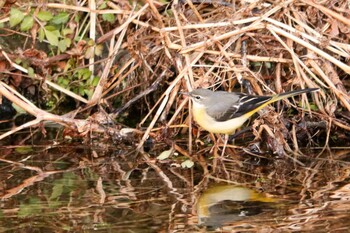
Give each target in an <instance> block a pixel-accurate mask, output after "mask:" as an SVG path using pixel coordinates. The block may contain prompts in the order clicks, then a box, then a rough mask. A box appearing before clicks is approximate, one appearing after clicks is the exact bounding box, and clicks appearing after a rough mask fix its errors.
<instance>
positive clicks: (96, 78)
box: [91, 76, 100, 87]
mask: <svg viewBox="0 0 350 233" xmlns="http://www.w3.org/2000/svg"><path fill="white" fill-rule="evenodd" d="M99 81H100V78H99V77H98V76H95V77H94V78H93V79H92V81H91V85H92V86H94V87H96V86H97V84H98V82H99Z"/></svg>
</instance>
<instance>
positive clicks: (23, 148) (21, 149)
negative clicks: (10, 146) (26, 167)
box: [15, 146, 34, 155]
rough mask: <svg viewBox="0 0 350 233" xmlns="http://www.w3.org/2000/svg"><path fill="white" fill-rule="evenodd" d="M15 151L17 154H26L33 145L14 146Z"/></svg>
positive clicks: (30, 150)
mask: <svg viewBox="0 0 350 233" xmlns="http://www.w3.org/2000/svg"><path fill="white" fill-rule="evenodd" d="M15 151H16V152H17V153H19V154H22V155H24V154H28V153H30V152H33V151H34V150H33V147H32V146H20V147H16V149H15Z"/></svg>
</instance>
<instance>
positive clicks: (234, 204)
mask: <svg viewBox="0 0 350 233" xmlns="http://www.w3.org/2000/svg"><path fill="white" fill-rule="evenodd" d="M126 151H127V152H126ZM318 152H320V151H318ZM349 155H350V152H349V151H347V150H345V149H342V150H331V151H327V152H323V153H319V154H317V153H316V152H315V153H314V154H313V155H312V156H311V155H310V157H309V158H308V155H304V157H303V156H301V157H299V158H298V160H299V161H301V162H300V163H296V162H295V161H294V162H293V159H291V158H274V159H273V160H271V159H269V157H267V156H260V157H256V156H254V155H244V156H240V155H236V156H235V157H236V158H235V159H229V158H220V159H219V161H216V163H217V164H216V167H213V166H210V164H212V163H213V159H212V158H210V155H199V156H196V157H194V159H193V160H194V166H193V167H191V168H183V167H182V166H181V163H182V162H183V161H184V158H182V157H181V156H175V155H173V156H171V157H169V158H168V159H165V160H162V161H159V160H156V159H155V158H156V157H157V155H156V154H149V156H150V157H147V159H145V158H146V157H145V155H140V154H137V153H135V152H133V148H129V149H125V150H123V151H121V150H118V149H117V148H114V147H111V146H110V145H109V146H106V145H94V146H89V147H87V146H85V145H82V144H80V143H71V144H64V145H58V144H56V145H54V144H46V146H33V145H31V146H21V147H15V146H14V147H5V146H4V147H1V148H0V159H1V160H0V179H1V183H0V196H1V210H0V232H310V231H311V232H349V231H350V230H349V229H350V184H349V183H350V179H349V174H350V163H349V162H348V161H349ZM237 156H238V158H237ZM208 164H209V166H208Z"/></svg>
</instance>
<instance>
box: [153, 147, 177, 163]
mask: <svg viewBox="0 0 350 233" xmlns="http://www.w3.org/2000/svg"><path fill="white" fill-rule="evenodd" d="M173 153H174V149H173V148H171V149H170V150H165V151H163V152H162V153H160V155H158V156H157V159H158V160H164V159H167V158H169V157H170V156H171V155H172V154H173Z"/></svg>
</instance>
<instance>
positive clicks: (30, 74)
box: [28, 67, 35, 78]
mask: <svg viewBox="0 0 350 233" xmlns="http://www.w3.org/2000/svg"><path fill="white" fill-rule="evenodd" d="M28 76H29V77H31V78H34V77H35V72H34V69H33V68H32V67H28Z"/></svg>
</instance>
